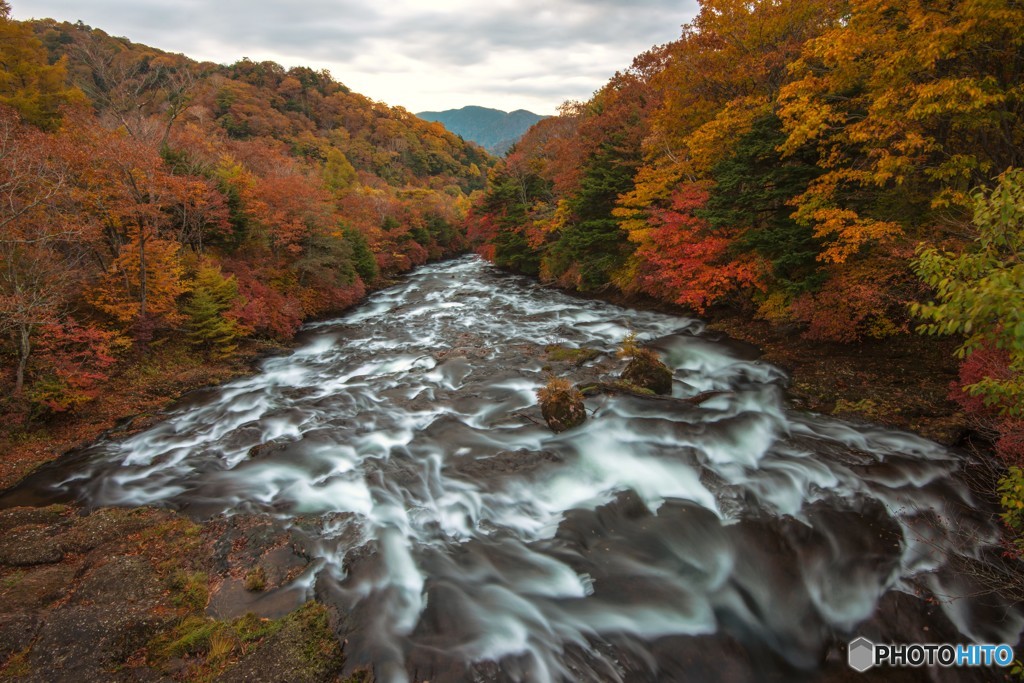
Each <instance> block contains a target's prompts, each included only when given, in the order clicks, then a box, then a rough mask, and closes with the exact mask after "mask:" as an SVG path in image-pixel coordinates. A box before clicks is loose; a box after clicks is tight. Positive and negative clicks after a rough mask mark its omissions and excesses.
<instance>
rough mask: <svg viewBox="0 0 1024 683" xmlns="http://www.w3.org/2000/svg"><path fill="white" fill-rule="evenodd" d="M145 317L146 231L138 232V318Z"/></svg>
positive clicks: (142, 229) (143, 229)
mask: <svg viewBox="0 0 1024 683" xmlns="http://www.w3.org/2000/svg"><path fill="white" fill-rule="evenodd" d="M145 317H146V229H145V228H141V229H140V230H139V318H145Z"/></svg>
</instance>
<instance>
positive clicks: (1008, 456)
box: [949, 346, 1024, 466]
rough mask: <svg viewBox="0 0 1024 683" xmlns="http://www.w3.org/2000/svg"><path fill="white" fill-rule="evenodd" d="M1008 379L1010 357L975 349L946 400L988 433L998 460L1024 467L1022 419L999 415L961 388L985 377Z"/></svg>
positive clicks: (988, 349) (991, 349)
mask: <svg viewBox="0 0 1024 683" xmlns="http://www.w3.org/2000/svg"><path fill="white" fill-rule="evenodd" d="M1012 377H1013V370H1012V369H1011V368H1010V355H1009V354H1008V353H1007V352H1006V351H1005V350H1003V349H997V348H995V347H994V346H985V347H982V348H979V349H976V350H975V351H974V352H972V353H971V355H969V356H967V358H965V359H964V361H963V362H962V363H961V364H960V371H959V379H958V381H956V382H953V383H952V384H951V385H950V391H949V398H950V399H952V400H954V401H956V402H957V403H959V404H960V406H961V407H963V409H964V412H966V413H967V414H968V415H969V416H970V417H971V418H972V419H973V420H974V421H975V423H976V424H978V425H979V426H981V427H982V429H983V431H986V432H989V433H990V434H991V436H992V437H993V441H994V445H995V450H996V454H997V455H998V456H999V457H1001V458H1002V459H1003V460H1004V461H1005V462H1006V463H1007V464H1008V465H1021V466H1024V420H1022V419H1020V418H1013V417H1006V416H1003V415H1000V411H999V407H998V406H995V405H986V404H985V400H984V398H983V397H982V396H973V395H971V394H970V393H969V392H967V391H966V390H965V389H964V387H967V386H970V385H972V384H975V383H977V382H980V381H981V380H983V379H986V378H992V379H1002V380H1008V379H1011V378H1012Z"/></svg>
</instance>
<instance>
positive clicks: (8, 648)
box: [0, 611, 43, 662]
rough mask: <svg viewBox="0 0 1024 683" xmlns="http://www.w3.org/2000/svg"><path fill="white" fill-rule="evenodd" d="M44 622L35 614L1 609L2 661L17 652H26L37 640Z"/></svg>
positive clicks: (0, 638) (0, 650) (0, 656)
mask: <svg viewBox="0 0 1024 683" xmlns="http://www.w3.org/2000/svg"><path fill="white" fill-rule="evenodd" d="M42 623H43V622H42V619H40V618H39V617H38V616H36V615H35V614H24V613H16V614H9V613H6V612H3V611H0V662H2V661H4V660H6V659H7V658H8V657H10V656H11V655H13V654H15V653H16V652H24V651H25V650H26V649H27V648H28V647H29V645H31V644H32V641H33V640H35V638H36V632H37V631H38V630H39V626H40V624H42Z"/></svg>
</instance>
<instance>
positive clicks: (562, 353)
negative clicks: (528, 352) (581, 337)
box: [544, 344, 601, 367]
mask: <svg viewBox="0 0 1024 683" xmlns="http://www.w3.org/2000/svg"><path fill="white" fill-rule="evenodd" d="M544 350H545V351H547V354H548V359H549V360H552V361H556V362H562V363H572V364H573V365H575V366H577V367H579V366H580V365H583V364H584V363H586V362H587V361H590V360H593V359H595V358H597V357H598V356H600V355H601V352H600V351H598V350H596V349H588V348H578V349H573V348H569V347H568V346H562V345H561V344H550V345H548V346H547V347H545V349H544Z"/></svg>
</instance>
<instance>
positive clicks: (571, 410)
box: [537, 377, 587, 433]
mask: <svg viewBox="0 0 1024 683" xmlns="http://www.w3.org/2000/svg"><path fill="white" fill-rule="evenodd" d="M537 398H538V399H539V400H540V412H541V415H543V416H544V421H545V422H547V423H548V427H550V428H551V431H553V432H556V433H557V432H564V431H565V430H567V429H572V428H573V427H578V426H579V425H581V424H583V422H584V421H586V419H587V409H586V407H585V406H584V405H583V394H581V393H580V392H579V391H578V390H577V389H576V388H575V387H573V386H572V385H571V384H569V382H568V380H565V379H561V378H558V377H553V378H551V380H550V381H549V382H548V384H547V386H545V387H544V388H542V389H539V390H538V391H537Z"/></svg>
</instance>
